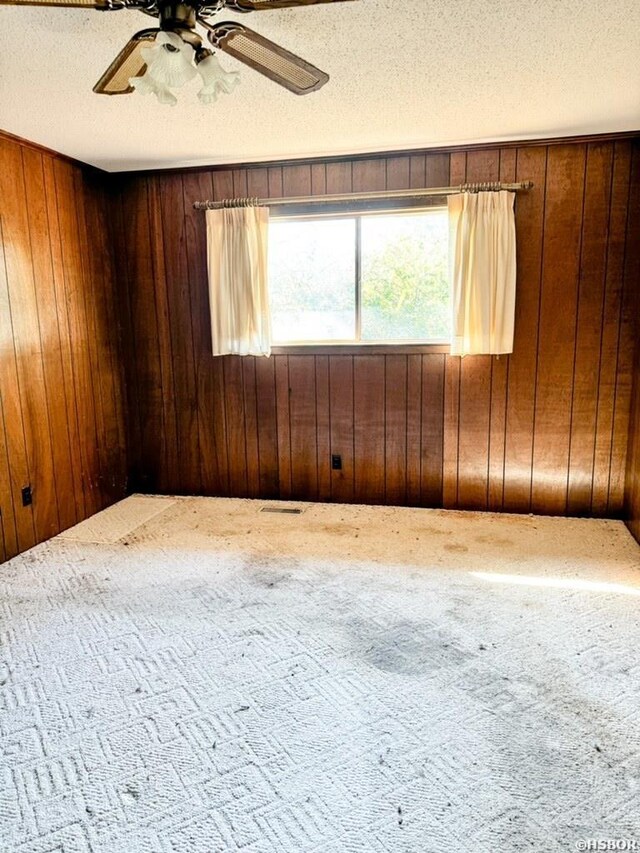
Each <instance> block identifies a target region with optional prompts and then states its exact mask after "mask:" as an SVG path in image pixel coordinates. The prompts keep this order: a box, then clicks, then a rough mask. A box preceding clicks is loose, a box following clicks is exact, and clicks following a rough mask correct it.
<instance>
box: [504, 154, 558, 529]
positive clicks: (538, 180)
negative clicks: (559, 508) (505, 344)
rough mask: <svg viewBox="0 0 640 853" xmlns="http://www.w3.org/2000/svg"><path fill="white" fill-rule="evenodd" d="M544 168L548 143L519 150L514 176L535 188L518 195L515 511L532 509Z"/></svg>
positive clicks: (507, 496) (509, 473) (508, 470)
mask: <svg viewBox="0 0 640 853" xmlns="http://www.w3.org/2000/svg"><path fill="white" fill-rule="evenodd" d="M546 171H547V149H546V148H523V149H522V150H520V151H518V152H517V161H516V180H525V178H524V177H523V176H524V175H527V176H529V177H530V179H531V180H532V181H533V183H534V187H533V189H532V190H530V191H529V192H527V193H522V194H521V195H520V196H519V197H518V198H517V199H516V215H517V219H516V222H517V224H518V226H519V227H518V230H517V234H516V242H517V245H516V261H517V265H518V279H517V285H516V286H517V292H516V314H515V332H514V339H513V352H512V353H511V355H510V356H509V384H508V389H507V423H506V435H505V463H504V467H505V480H504V489H503V494H504V497H503V504H504V507H505V508H507V507H509V508H511V509H512V510H513V511H514V512H529V510H530V508H531V470H532V459H533V423H534V413H535V392H536V372H537V371H536V365H537V360H538V325H539V316H540V280H541V274H542V241H543V235H544V219H545V203H544V202H545V186H546Z"/></svg>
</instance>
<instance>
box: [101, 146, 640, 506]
mask: <svg viewBox="0 0 640 853" xmlns="http://www.w3.org/2000/svg"><path fill="white" fill-rule="evenodd" d="M637 165H638V149H637V145H636V143H635V142H634V141H631V140H615V141H614V140H612V141H592V142H579V143H565V144H551V145H523V146H520V147H517V146H506V147H504V148H495V149H487V148H481V149H476V150H472V149H470V150H468V151H455V152H450V153H446V152H434V153H426V154H407V155H406V156H402V155H400V156H393V157H389V158H384V157H381V158H379V159H372V158H368V159H355V160H353V161H350V162H348V161H343V162H337V161H336V162H309V163H300V164H295V165H284V166H278V165H275V166H274V165H270V166H268V167H266V166H265V167H260V166H256V167H250V168H243V169H237V170H233V169H230V170H219V169H212V170H196V171H183V172H177V173H171V174H166V173H165V174H158V173H156V174H148V175H137V176H129V177H127V178H123V179H122V182H121V186H120V188H119V191H118V198H117V204H116V207H117V229H116V230H117V235H116V245H117V247H118V253H117V254H118V256H119V258H120V260H121V269H120V276H119V278H120V281H121V284H122V287H123V300H124V302H125V304H126V309H125V314H126V319H127V327H126V329H125V341H126V353H125V361H126V364H127V368H128V379H129V381H128V394H129V408H130V411H131V420H130V446H131V453H132V457H131V458H132V463H133V466H132V473H133V482H134V486H135V487H136V488H139V489H142V490H146V491H158V492H176V493H198V494H209V495H237V496H260V497H265V498H278V497H279V498H295V499H303V500H318V499H319V500H331V501H348V502H350V501H357V502H367V503H368V502H371V503H393V504H412V505H424V506H436V507H437V506H445V507H461V508H470V509H493V510H509V511H515V512H529V511H533V512H540V513H557V514H564V513H569V514H578V515H582V514H584V515H595V516H619V515H620V513H621V511H622V507H623V499H624V497H623V496H624V480H625V465H626V453H627V434H628V424H629V408H630V397H631V374H632V342H633V334H632V309H631V306H632V294H633V288H634V287H635V286H636V285H637V281H638V279H637V275H636V273H637V266H638V252H639V246H640V239H639V238H640V234H639V233H638V229H639V226H640V222H639V221H638V216H632V215H631V211H632V210H635V211H637V209H638V208H637V196H638V179H637ZM498 179H501V180H506V181H510V180H525V179H530V180H532V181H533V182H534V183H535V188H534V189H533V190H532V191H531V192H528V193H523V194H521V195H519V196H518V200H517V233H518V298H517V318H516V332H515V351H514V353H513V355H512V356H510V357H501V358H492V357H488V356H475V357H467V358H464V359H460V358H457V357H451V356H448V355H443V354H438V353H433V354H407V355H396V354H389V355H385V354H383V353H381V354H373V355H360V354H354V355H320V354H316V355H313V354H311V355H297V354H296V355H294V354H291V355H276V356H275V357H272V358H270V359H253V358H237V357H225V358H217V359H216V358H213V357H212V356H211V355H210V343H209V320H208V300H207V284H206V267H205V227H204V215H203V214H202V213H201V212H198V211H194V210H193V208H192V202H193V201H195V200H197V199H204V198H216V199H220V198H226V197H232V196H246V195H251V196H272V197H273V196H283V195H301V194H306V193H310V192H311V193H314V194H316V193H317V194H322V193H325V192H328V193H335V192H350V191H356V192H357V191H362V190H378V189H385V188H404V187H425V186H442V185H446V184H449V183H451V184H458V183H460V182H463V181H465V180H466V181H494V180H498ZM331 453H339V454H341V455H342V460H343V469H342V471H332V470H331V468H330V454H331Z"/></svg>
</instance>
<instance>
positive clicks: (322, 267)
mask: <svg viewBox="0 0 640 853" xmlns="http://www.w3.org/2000/svg"><path fill="white" fill-rule="evenodd" d="M448 239H449V234H448V218H447V212H446V208H440V207H438V208H433V209H432V210H429V211H420V212H411V213H405V212H401V213H385V214H367V215H362V216H360V215H358V216H345V217H340V218H337V217H336V218H320V217H317V218H304V219H272V220H271V223H270V225H269V292H270V301H271V318H272V334H273V343H274V345H276V346H277V345H281V346H282V345H292V344H298V345H299V344H394V343H395V344H407V343H420V344H424V343H443V342H446V341H448V339H449V331H450V322H451V320H450V314H451V310H450V295H449V280H448V265H449V259H448Z"/></svg>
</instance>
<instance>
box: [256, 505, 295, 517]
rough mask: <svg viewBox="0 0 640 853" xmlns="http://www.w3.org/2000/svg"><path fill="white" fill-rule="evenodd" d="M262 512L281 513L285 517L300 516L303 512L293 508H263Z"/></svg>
mask: <svg viewBox="0 0 640 853" xmlns="http://www.w3.org/2000/svg"><path fill="white" fill-rule="evenodd" d="M260 512H281V513H284V514H285V515H300V514H301V512H302V510H301V509H296V508H295V507H292V506H263V507H261V508H260Z"/></svg>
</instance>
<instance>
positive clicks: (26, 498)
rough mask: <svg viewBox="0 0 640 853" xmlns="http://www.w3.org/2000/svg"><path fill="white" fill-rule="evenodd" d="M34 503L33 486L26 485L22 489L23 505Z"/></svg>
mask: <svg viewBox="0 0 640 853" xmlns="http://www.w3.org/2000/svg"><path fill="white" fill-rule="evenodd" d="M32 503H33V495H32V494H31V486H25V487H24V489H23V490H22V506H31V504H32Z"/></svg>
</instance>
